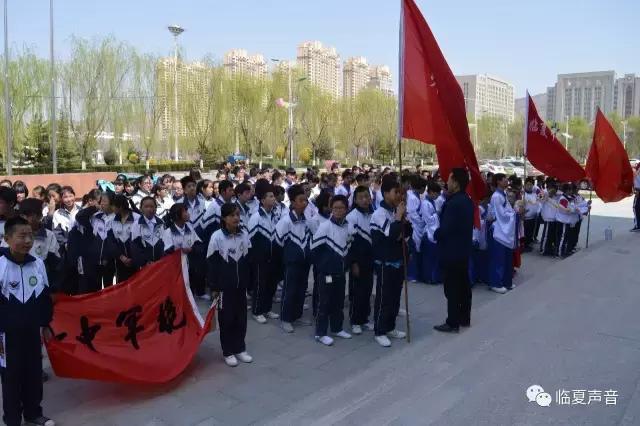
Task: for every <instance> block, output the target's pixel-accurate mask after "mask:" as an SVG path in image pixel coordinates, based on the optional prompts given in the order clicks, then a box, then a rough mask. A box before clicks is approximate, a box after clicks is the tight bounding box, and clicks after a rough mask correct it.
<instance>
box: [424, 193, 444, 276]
mask: <svg viewBox="0 0 640 426" xmlns="http://www.w3.org/2000/svg"><path fill="white" fill-rule="evenodd" d="M440 192H441V188H440V185H438V183H437V182H436V181H430V182H429V183H428V185H427V194H426V195H425V197H424V200H422V204H421V206H420V215H421V216H422V220H423V222H424V235H423V236H422V247H421V251H422V256H421V258H422V265H420V266H421V268H422V280H423V281H424V282H425V283H427V284H439V283H441V282H442V277H441V273H440V260H439V258H438V245H437V243H436V239H435V232H436V231H437V229H438V228H439V227H440V216H439V214H438V209H437V208H436V200H437V199H438V197H439V196H440Z"/></svg>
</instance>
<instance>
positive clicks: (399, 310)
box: [398, 308, 407, 317]
mask: <svg viewBox="0 0 640 426" xmlns="http://www.w3.org/2000/svg"><path fill="white" fill-rule="evenodd" d="M398 316H399V317H406V316H407V311H406V310H404V309H402V308H400V309H398Z"/></svg>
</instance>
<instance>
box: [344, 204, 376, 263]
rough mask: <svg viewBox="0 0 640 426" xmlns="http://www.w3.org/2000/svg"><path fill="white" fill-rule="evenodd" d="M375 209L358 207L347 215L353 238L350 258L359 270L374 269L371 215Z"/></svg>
mask: <svg viewBox="0 0 640 426" xmlns="http://www.w3.org/2000/svg"><path fill="white" fill-rule="evenodd" d="M372 213H373V209H369V210H362V209H360V207H356V208H354V209H353V210H351V211H350V212H349V214H348V215H347V222H348V223H349V228H350V230H349V233H350V234H351V235H352V236H353V241H352V243H351V253H350V255H349V258H350V260H351V262H352V263H357V264H358V267H359V268H361V269H362V268H366V269H367V270H371V268H373V246H372V244H371V215H372Z"/></svg>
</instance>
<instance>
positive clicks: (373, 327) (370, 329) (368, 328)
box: [362, 322, 376, 331]
mask: <svg viewBox="0 0 640 426" xmlns="http://www.w3.org/2000/svg"><path fill="white" fill-rule="evenodd" d="M375 327H376V326H375V325H374V324H373V323H372V322H368V323H366V324H365V325H363V326H362V328H364V329H365V330H369V331H372V330H374V329H375Z"/></svg>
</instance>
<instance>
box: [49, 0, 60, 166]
mask: <svg viewBox="0 0 640 426" xmlns="http://www.w3.org/2000/svg"><path fill="white" fill-rule="evenodd" d="M49 54H50V57H51V113H50V114H49V115H50V117H49V120H51V136H50V139H49V140H50V141H51V162H52V163H53V174H54V175H55V174H57V173H58V145H57V135H56V69H55V63H54V57H53V0H50V1H49Z"/></svg>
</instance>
